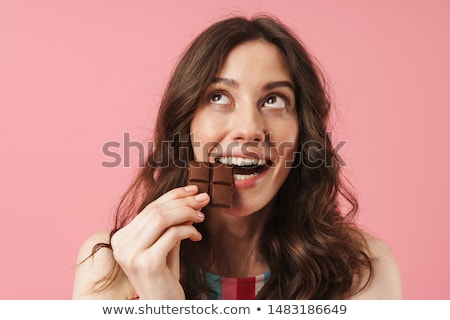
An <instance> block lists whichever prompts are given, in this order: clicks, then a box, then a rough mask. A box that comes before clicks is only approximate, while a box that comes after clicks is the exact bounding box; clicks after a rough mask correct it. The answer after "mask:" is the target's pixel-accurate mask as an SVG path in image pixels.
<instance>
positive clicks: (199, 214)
mask: <svg viewBox="0 0 450 320" xmlns="http://www.w3.org/2000/svg"><path fill="white" fill-rule="evenodd" d="M197 216H198V217H199V218H200V219H204V218H205V215H204V214H203V213H201V212H199V213H197Z"/></svg>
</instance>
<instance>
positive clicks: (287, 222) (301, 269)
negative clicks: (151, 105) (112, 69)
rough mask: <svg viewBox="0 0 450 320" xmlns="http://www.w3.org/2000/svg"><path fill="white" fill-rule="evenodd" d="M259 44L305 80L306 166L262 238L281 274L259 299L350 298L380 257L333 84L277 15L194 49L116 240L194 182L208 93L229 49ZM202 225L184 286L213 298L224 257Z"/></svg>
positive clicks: (233, 26)
mask: <svg viewBox="0 0 450 320" xmlns="http://www.w3.org/2000/svg"><path fill="white" fill-rule="evenodd" d="M252 40H264V41H267V42H269V43H272V44H274V45H275V46H277V47H278V48H279V50H280V52H281V53H282V54H283V56H284V58H285V60H286V62H287V65H288V66H289V69H290V72H291V77H292V80H293V82H294V85H295V95H296V97H295V101H296V103H297V105H296V108H297V114H298V121H299V136H298V141H299V143H298V146H299V147H298V150H297V153H296V162H295V165H294V166H293V168H292V169H291V170H290V172H289V175H288V177H287V179H286V181H285V182H284V184H283V185H282V187H281V189H280V190H279V192H278V194H277V195H276V198H275V199H274V201H275V206H274V210H273V212H271V213H270V216H269V218H268V221H267V223H266V225H265V227H264V231H263V234H262V236H261V239H260V242H259V250H260V252H261V254H262V255H263V256H264V257H265V259H266V261H267V263H268V264H269V266H270V272H271V276H270V279H269V280H268V282H267V283H266V284H265V285H264V287H263V288H262V289H261V291H260V292H259V293H258V295H257V297H256V298H258V299H344V298H348V297H349V296H351V295H352V294H354V293H355V292H356V291H357V290H360V289H361V282H363V284H362V287H364V286H366V285H367V283H368V282H369V281H370V278H371V274H372V272H371V270H372V263H371V259H370V258H369V255H368V248H367V244H366V242H365V240H364V236H363V234H362V232H360V231H359V229H358V228H357V226H356V224H355V222H354V218H355V215H356V213H357V209H358V203H357V200H356V198H355V197H354V195H353V194H352V192H350V188H349V186H348V184H346V183H344V180H343V177H342V174H341V163H340V161H338V159H339V157H338V155H337V153H336V151H335V149H334V148H333V145H332V142H331V139H330V136H329V133H328V132H327V129H328V128H327V126H328V125H329V112H330V106H331V104H330V99H329V94H328V90H327V85H326V81H325V79H324V77H323V74H322V73H321V72H320V68H319V67H318V64H317V63H316V62H315V61H314V60H313V58H312V57H311V56H310V55H309V53H308V52H307V51H306V49H305V47H304V45H303V44H302V42H301V41H300V40H299V39H298V38H297V36H296V35H295V33H293V32H292V31H291V30H290V29H289V28H288V27H287V26H285V25H284V24H283V23H281V22H280V21H279V20H278V19H276V18H274V17H271V16H268V15H257V16H254V17H251V18H246V17H240V16H238V17H231V18H227V19H224V20H222V21H219V22H216V23H215V24H213V25H211V26H210V27H209V28H207V29H206V30H205V31H204V32H203V33H201V34H200V35H199V36H198V37H197V38H196V39H194V41H193V42H192V43H191V44H190V45H189V46H188V48H187V50H186V51H185V52H184V54H183V55H182V57H181V59H180V61H179V63H178V65H177V67H176V68H175V70H174V71H173V74H172V77H171V79H170V81H169V83H168V85H167V88H166V90H165V93H164V96H163V98H162V101H161V105H160V110H159V113H158V117H157V122H156V130H155V133H154V149H153V150H152V151H151V152H150V153H149V155H148V157H147V161H146V162H145V164H144V167H143V168H142V169H141V170H140V172H139V174H138V175H137V177H136V179H135V180H134V182H133V183H132V184H131V186H130V187H129V189H128V190H127V192H126V193H125V194H124V196H123V198H122V199H121V202H120V204H119V206H118V209H117V212H116V215H115V226H114V229H113V230H112V231H111V234H110V236H112V235H113V234H114V233H115V232H116V231H117V230H119V229H120V228H122V227H124V226H125V225H126V224H127V223H128V222H129V221H130V220H131V219H133V218H134V217H135V216H136V215H137V214H138V213H139V212H141V211H142V210H143V209H144V207H145V206H147V204H149V203H150V202H152V201H154V200H155V199H157V198H158V197H159V196H161V195H162V194H164V193H166V192H167V191H169V190H171V189H173V188H176V187H180V186H183V185H185V184H186V183H187V170H186V164H187V162H188V161H189V160H191V159H192V158H193V152H192V147H191V145H190V143H189V127H190V123H191V120H192V118H193V115H194V112H195V110H196V107H197V105H198V104H199V99H200V97H202V95H203V94H204V92H205V90H206V89H207V88H208V86H209V85H210V84H211V82H212V81H213V79H214V78H215V77H216V75H217V74H218V72H219V71H220V69H221V67H222V64H223V61H224V59H225V57H226V56H227V54H228V53H229V52H230V51H231V50H232V49H233V48H234V47H236V46H237V45H239V44H241V43H243V42H246V41H252ZM168 141H170V143H167V142H168ZM344 202H345V203H346V205H343V203H344ZM198 228H199V230H200V232H201V233H202V234H203V240H202V241H200V242H199V243H197V242H192V241H190V240H184V241H182V244H181V266H182V268H181V270H182V273H181V283H182V285H183V288H184V290H185V293H186V298H188V299H199V298H202V297H204V296H205V293H206V290H207V287H206V281H205V276H204V271H208V268H209V266H210V265H211V261H213V260H214V252H212V250H209V248H210V246H209V245H208V231H207V230H206V229H205V226H204V224H200V225H198ZM102 247H108V248H111V246H110V244H109V243H103V244H102V243H101V244H98V245H97V246H96V247H94V250H93V253H95V252H96V251H97V250H99V249H100V248H102ZM118 270H119V267H118V265H117V264H116V266H115V268H114V269H113V270H111V272H110V273H109V274H108V275H107V276H106V277H105V278H103V279H102V280H101V281H100V282H99V283H98V284H99V285H100V286H99V287H98V288H99V290H102V289H104V288H106V287H107V286H108V285H110V284H111V283H112V282H113V281H114V278H115V277H116V275H117V271H118ZM367 274H368V275H369V276H368V277H367V276H365V275H367ZM362 279H365V280H362Z"/></svg>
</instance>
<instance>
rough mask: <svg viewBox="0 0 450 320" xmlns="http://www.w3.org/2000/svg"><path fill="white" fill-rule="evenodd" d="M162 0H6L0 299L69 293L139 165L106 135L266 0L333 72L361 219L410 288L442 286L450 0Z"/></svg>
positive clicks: (1, 33)
mask: <svg viewBox="0 0 450 320" xmlns="http://www.w3.org/2000/svg"><path fill="white" fill-rule="evenodd" d="M154 3H156V1H154V2H152V1H125V0H121V1H111V0H104V1H88V0H85V1H59V0H54V1H50V0H41V1H32V0H29V1H24V0H9V1H7V0H1V1H0V106H1V113H0V138H1V146H0V161H1V165H0V188H1V189H0V190H1V195H0V197H1V201H0V212H1V222H0V228H1V232H0V243H1V246H0V254H1V263H0V268H1V272H0V298H2V299H70V298H71V290H72V280H73V272H74V268H73V264H74V262H75V257H76V254H77V251H78V248H79V246H80V245H81V243H82V241H83V240H84V239H85V238H86V237H87V236H88V235H89V234H91V233H92V232H94V231H97V230H100V229H104V228H108V227H109V226H110V221H111V220H110V216H111V213H112V212H113V209H114V207H115V205H116V204H117V200H118V198H119V196H120V195H121V193H122V191H123V190H124V189H125V187H126V185H127V184H128V183H129V182H130V180H131V177H132V175H133V174H134V172H135V169H134V167H133V166H135V165H136V164H137V163H136V161H134V162H132V164H131V165H132V167H128V168H126V167H124V166H123V165H122V166H120V167H116V168H105V167H102V166H101V163H102V161H110V160H111V158H108V157H106V156H105V155H103V154H102V146H103V144H105V143H107V142H108V141H117V142H121V144H123V139H124V138H123V135H124V133H126V132H128V133H130V135H131V139H132V140H134V141H146V140H147V139H148V137H149V135H150V132H151V131H150V130H151V128H152V126H153V121H154V116H155V112H156V108H157V105H158V101H159V99H160V97H161V93H162V91H163V88H164V86H165V83H166V81H167V79H168V75H169V73H170V71H171V69H172V67H173V66H174V64H175V62H176V60H177V58H178V56H179V55H180V53H181V52H182V50H183V49H184V48H185V47H186V45H187V43H188V42H189V41H190V40H191V39H192V38H193V37H194V36H195V35H197V34H198V32H200V31H201V30H202V29H204V28H205V27H206V26H208V25H209V24H210V23H211V22H214V21H216V20H217V19H219V18H222V17H224V16H226V15H228V14H229V13H231V12H233V11H236V12H241V13H245V14H252V13H254V12H257V11H266V12H270V13H273V14H275V15H277V16H278V17H280V18H281V19H282V20H283V21H284V22H286V23H287V24H288V25H290V26H291V27H293V28H294V29H295V30H296V31H297V32H298V33H299V35H300V36H301V37H302V39H303V40H304V42H305V44H306V46H307V47H308V48H309V49H310V51H311V52H312V53H313V54H314V55H315V56H316V57H317V59H318V60H319V61H320V62H321V64H322V66H323V68H324V69H325V70H326V72H327V75H328V77H329V80H330V82H331V85H332V87H333V90H334V92H335V102H336V106H337V112H336V114H335V117H336V118H338V119H339V123H338V124H337V126H336V128H335V130H334V138H335V139H336V140H346V141H348V142H347V143H346V144H345V146H344V147H343V148H342V149H341V150H342V153H341V156H342V157H343V158H344V160H345V161H346V162H347V164H348V167H347V168H346V173H347V175H348V176H349V177H350V178H351V180H352V181H353V184H354V185H355V187H356V188H357V190H358V194H359V198H360V203H361V212H360V222H361V223H362V224H364V225H365V226H367V227H368V228H369V229H371V230H373V231H374V232H375V233H376V234H378V235H379V236H381V237H382V238H384V239H385V240H386V241H387V242H388V243H389V244H390V245H391V247H392V249H393V251H394V253H395V255H396V256H397V258H398V262H399V265H400V268H401V272H402V277H403V288H404V298H406V299H449V298H450V281H449V280H450V276H449V275H448V270H450V255H449V249H448V245H449V243H450V231H449V228H448V224H449V222H450V218H449V214H450V210H449V209H450V205H449V198H447V197H448V195H447V191H446V190H449V187H448V185H449V181H450V179H449V178H450V169H449V157H450V150H449V143H448V140H447V136H448V133H447V131H446V128H448V124H447V122H448V118H449V115H450V95H449V93H448V92H449V90H448V86H449V75H450V62H449V61H450V59H449V57H450V43H449V39H450V35H449V33H450V32H449V31H450V19H448V13H449V12H450V2H448V1H436V0H434V1H427V0H420V1H408V0H403V1H364V4H363V3H362V1H356V0H354V1H350V0H342V1H332V0H330V1H291V0H290V1H281V0H277V1H263V0H259V1H258V0H253V1H246V2H245V4H242V1H237V0H231V1H226V2H225V1H222V4H211V1H201V0H196V1H178V2H177V1H172V0H165V1H161V2H160V3H158V4H154ZM122 151H123V150H122ZM122 151H121V152H122ZM135 153H136V152H134V154H135Z"/></svg>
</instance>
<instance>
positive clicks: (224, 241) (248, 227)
mask: <svg viewBox="0 0 450 320" xmlns="http://www.w3.org/2000/svg"><path fill="white" fill-rule="evenodd" d="M270 210H271V206H270V207H269V206H268V207H265V208H263V209H262V210H260V211H258V212H255V213H253V214H251V215H249V216H246V217H233V216H230V215H226V214H216V213H214V214H211V215H209V217H210V218H209V219H207V220H206V221H205V222H206V223H207V229H208V235H209V246H210V248H211V250H213V252H214V254H215V262H214V264H213V266H212V269H211V270H209V271H211V272H213V273H216V274H219V275H222V276H225V277H234V278H244V277H251V276H255V275H257V274H262V273H264V272H266V271H269V267H268V265H267V262H266V261H265V259H264V257H262V255H261V253H260V251H259V242H260V238H261V234H262V232H263V229H264V224H265V222H266V220H267V217H268V214H269V212H270Z"/></svg>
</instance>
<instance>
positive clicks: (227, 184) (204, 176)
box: [188, 161, 233, 208]
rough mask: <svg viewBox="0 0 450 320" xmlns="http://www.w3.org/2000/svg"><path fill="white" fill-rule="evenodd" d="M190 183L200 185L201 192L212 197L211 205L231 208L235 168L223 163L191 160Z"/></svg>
mask: <svg viewBox="0 0 450 320" xmlns="http://www.w3.org/2000/svg"><path fill="white" fill-rule="evenodd" d="M188 184H194V185H196V186H197V187H198V189H199V191H198V192H199V193H201V192H207V193H208V194H209V196H210V197H211V200H210V202H209V204H208V205H209V206H211V207H222V208H231V204H232V202H233V168H232V166H229V165H225V164H221V163H209V162H199V161H191V162H190V163H189V175H188Z"/></svg>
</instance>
